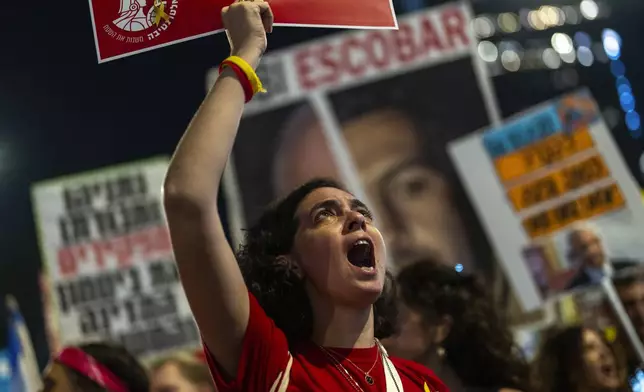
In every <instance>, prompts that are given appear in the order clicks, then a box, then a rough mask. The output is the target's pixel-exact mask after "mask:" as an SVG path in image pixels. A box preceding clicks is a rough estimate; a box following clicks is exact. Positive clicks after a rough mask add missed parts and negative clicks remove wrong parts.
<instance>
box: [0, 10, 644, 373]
mask: <svg viewBox="0 0 644 392" xmlns="http://www.w3.org/2000/svg"><path fill="white" fill-rule="evenodd" d="M422 3H423V1H422V0H400V2H399V3H397V4H396V2H395V4H396V6H397V10H398V11H404V10H405V8H408V7H410V6H417V5H419V4H422ZM424 3H425V4H426V5H434V4H438V3H442V1H430V0H426V1H425V2H424ZM560 3H564V4H565V3H569V2H566V1H563V0H562V1H561V2H560ZM610 3H611V6H612V14H611V16H610V18H608V19H604V20H597V21H593V22H588V23H587V24H583V25H582V26H570V27H566V28H561V29H554V30H548V31H545V32H540V33H526V32H523V33H517V34H514V35H513V37H512V39H513V40H517V41H519V42H527V41H532V40H544V41H545V42H547V41H548V40H549V37H550V36H551V35H552V33H553V31H564V32H568V33H569V34H571V35H572V34H573V33H574V32H575V31H578V30H579V29H580V28H583V29H585V31H587V32H588V33H589V34H591V36H593V38H594V39H596V40H597V39H598V37H599V36H600V33H601V29H602V28H604V27H612V28H614V29H615V30H617V31H618V32H619V33H620V34H621V35H622V37H623V39H624V44H623V55H622V60H623V61H624V63H625V64H626V66H627V76H628V77H629V79H630V80H631V82H632V84H633V87H634V95H635V98H636V99H637V98H638V97H644V73H642V72H638V71H639V70H641V69H642V68H644V56H643V55H642V53H641V52H642V50H641V48H642V41H641V40H642V38H644V24H643V23H641V21H640V20H641V16H642V14H643V10H644V2H641V1H640V0H619V1H617V0H616V1H611V2H610ZM540 5H543V3H542V2H540V1H528V0H498V1H497V0H487V1H479V2H476V3H475V4H474V8H475V11H476V13H488V12H490V13H495V12H505V11H512V12H517V11H518V10H519V9H520V8H538V6H540ZM551 5H557V4H556V3H552V4H551ZM0 12H1V13H2V15H1V16H0V17H2V25H1V26H2V27H0V43H1V48H2V52H1V54H0V70H1V73H0V295H1V296H2V298H4V296H5V295H6V294H8V293H11V294H13V295H15V296H16V297H17V299H18V302H19V303H20V306H21V309H22V312H23V315H24V316H25V318H26V321H27V324H28V325H29V328H30V331H31V334H32V339H33V343H34V346H35V348H36V351H37V355H38V359H39V362H40V364H41V366H44V364H45V363H46V361H47V356H48V353H47V344H46V341H45V334H44V329H43V320H42V313H41V312H42V309H41V304H40V297H39V295H40V294H39V291H38V280H37V278H38V275H37V274H38V271H39V270H40V252H39V249H38V243H37V240H36V236H35V226H34V221H33V218H32V211H31V202H30V194H29V187H30V184H32V183H33V182H36V181H40V180H44V179H48V178H54V177H58V176H62V175H66V174H70V173H76V172H82V171H86V170H90V169H96V168H101V167H104V166H109V165H113V164H116V163H122V162H128V161H132V160H137V159H141V158H146V157H150V156H156V155H169V154H171V152H172V150H173V148H174V146H175V144H176V143H177V141H178V139H179V137H180V136H181V134H182V132H183V130H184V128H185V126H186V125H187V123H188V122H189V120H190V118H191V116H192V115H193V113H194V111H195V110H196V108H197V106H198V105H199V103H200V101H201V99H202V98H203V96H204V85H205V82H204V78H205V74H206V71H207V70H208V69H209V68H211V67H212V66H214V65H216V64H217V63H218V62H219V61H221V60H222V59H223V58H224V57H225V56H226V55H227V54H228V52H227V50H228V47H227V42H226V39H225V37H224V36H223V35H217V36H211V37H207V38H202V39H198V40H195V41H190V42H186V43H182V44H179V45H175V46H170V47H167V48H163V49H160V50H155V51H152V52H148V53H144V54H142V55H137V56H133V57H128V58H125V59H121V60H117V61H113V62H109V63H106V64H102V65H99V64H97V60H96V52H95V48H94V39H93V34H92V27H91V22H90V17H89V8H88V4H87V2H86V1H76V2H60V1H48V2H47V1H37V2H27V1H11V2H3V7H0ZM334 32H336V31H334V30H316V29H297V28H282V29H276V31H275V32H274V33H273V34H272V35H271V36H270V37H269V47H270V48H271V49H278V48H283V47H285V46H288V45H292V44H295V43H298V42H302V41H305V40H307V39H311V38H314V37H320V36H322V35H325V34H330V33H334ZM498 39H502V38H495V40H498ZM575 69H577V71H578V72H579V83H580V85H587V86H589V87H590V88H591V90H592V91H593V93H594V94H595V96H596V98H597V99H598V101H599V103H600V105H601V106H602V107H610V106H612V107H616V108H619V104H618V101H617V95H616V92H615V87H614V80H613V77H612V75H610V72H609V70H608V65H607V64H597V65H595V66H593V67H590V68H586V69H581V68H580V67H579V66H577V67H575ZM552 77H553V72H552V71H528V72H517V73H513V74H505V75H501V76H498V77H496V78H495V80H494V85H495V88H496V90H497V93H498V97H499V101H500V106H501V108H502V111H503V114H504V116H507V115H510V114H512V113H516V112H517V111H519V110H523V109H525V108H527V107H529V106H531V105H533V104H536V103H539V102H541V101H544V100H546V99H549V98H552V97H554V96H556V95H558V94H561V93H562V92H564V91H566V88H561V87H559V88H557V87H556V86H554V85H553V83H552ZM567 88H568V89H569V88H572V86H568V87H567ZM141 97H144V98H143V99H142V98H141ZM638 109H640V110H641V105H638ZM614 135H615V137H616V139H617V141H618V143H619V144H620V145H621V146H622V148H623V150H624V153H625V156H626V158H627V160H628V162H629V165H630V166H631V167H632V168H633V170H634V172H635V171H636V170H638V169H637V168H638V166H639V163H638V160H639V156H640V154H641V151H642V142H641V140H636V139H633V138H631V136H630V135H628V132H627V130H626V128H625V127H624V125H623V123H618V124H617V125H616V126H615V128H614ZM636 175H639V173H636ZM640 181H641V179H640ZM0 320H5V310H4V309H3V307H0ZM4 324H5V323H4V322H2V323H0V325H1V326H0V347H2V346H4V343H5V342H4V341H5V334H6V328H5V325H4Z"/></svg>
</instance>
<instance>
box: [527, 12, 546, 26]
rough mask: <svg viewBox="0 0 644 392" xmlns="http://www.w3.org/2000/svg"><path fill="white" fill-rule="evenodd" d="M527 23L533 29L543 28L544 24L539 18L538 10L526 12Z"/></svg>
mask: <svg viewBox="0 0 644 392" xmlns="http://www.w3.org/2000/svg"><path fill="white" fill-rule="evenodd" d="M528 24H529V25H530V27H532V28H533V29H535V30H545V29H546V24H545V23H544V21H543V20H542V19H541V15H540V14H539V11H530V12H529V13H528Z"/></svg>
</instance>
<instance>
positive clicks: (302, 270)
mask: <svg viewBox="0 0 644 392" xmlns="http://www.w3.org/2000/svg"><path fill="white" fill-rule="evenodd" d="M222 19H223V22H224V26H225V27H226V28H227V34H228V38H229V41H230V43H231V53H232V54H233V55H234V57H230V58H228V59H227V60H226V61H225V62H224V63H223V64H224V67H222V73H221V75H220V78H218V80H217V82H216V83H215V85H214V87H213V88H212V90H211V91H210V93H209V94H208V96H207V97H206V99H205V100H204V102H203V104H202V106H201V108H200V109H199V111H198V113H197V114H196V116H195V118H194V119H193V121H192V123H191V124H190V126H189V127H188V129H187V131H186V133H185V134H184V136H183V139H182V140H181V142H180V143H179V146H178V147H177V150H176V151H175V154H174V157H173V158H172V161H171V163H170V166H169V168H168V174H167V176H166V180H165V184H164V205H165V210H166V216H167V220H168V225H169V228H170V234H171V239H172V244H173V248H174V252H175V258H176V261H177V265H178V268H179V272H180V276H181V280H182V282H183V287H184V289H185V292H186V295H187V298H188V301H189V303H190V306H191V309H192V311H193V314H194V316H195V319H196V321H197V324H198V326H199V329H200V332H201V335H202V338H203V341H204V348H205V350H206V354H207V359H208V363H209V367H210V371H211V373H212V375H213V378H214V380H215V384H216V386H217V389H218V390H219V391H246V392H253V391H262V392H263V391H267V390H273V391H291V390H307V391H323V390H324V391H353V392H355V391H402V390H405V391H427V390H430V391H432V392H442V391H446V388H445V386H444V385H443V384H442V382H441V381H440V380H439V379H438V378H437V377H436V376H435V375H434V373H433V372H432V371H430V370H429V369H427V368H425V367H423V366H421V365H418V364H415V363H413V362H411V361H405V360H402V359H397V358H393V357H390V356H389V355H388V354H387V352H386V351H385V350H384V348H383V347H382V346H381V344H380V343H379V341H378V338H385V337H387V336H388V335H390V334H391V333H392V332H393V329H394V325H395V321H396V320H395V301H394V299H393V294H395V293H394V292H393V291H392V289H391V287H392V286H393V279H392V278H391V275H389V274H387V272H386V264H387V260H386V251H385V245H384V240H383V238H382V235H381V234H380V232H379V231H378V229H377V228H376V226H375V224H374V221H373V219H372V214H371V212H370V210H369V209H368V208H367V206H365V205H364V204H363V203H362V202H361V201H359V200H357V199H356V198H355V197H354V196H353V195H352V194H351V193H349V192H347V191H346V190H344V189H343V187H342V186H340V185H339V184H337V183H335V182H333V181H326V180H313V181H310V182H308V183H306V184H304V185H302V186H300V187H299V188H297V189H296V190H295V191H293V192H291V193H290V194H289V195H288V196H286V198H284V199H283V200H281V201H280V202H278V203H277V204H274V205H273V206H272V207H270V208H269V209H268V210H267V211H266V212H265V213H264V214H263V216H262V217H261V218H260V219H259V221H258V222H257V223H256V224H255V225H254V226H252V227H251V228H250V229H249V230H248V231H247V232H246V238H245V241H244V246H243V247H242V248H241V249H240V250H239V252H238V253H237V255H235V254H234V253H233V251H232V249H231V247H230V245H229V243H228V241H227V240H226V236H225V235H224V230H223V227H222V223H221V219H220V213H219V211H218V210H217V203H216V202H215V201H216V200H217V196H218V189H219V186H220V179H221V176H222V174H223V171H224V167H225V166H226V162H227V160H228V157H229V155H230V153H231V150H232V145H233V143H234V141H235V137H236V134H237V130H238V126H239V121H240V119H241V116H242V112H243V108H244V102H245V101H248V100H249V99H250V98H252V95H253V94H254V92H256V91H258V90H259V84H258V83H257V77H256V74H255V72H254V69H255V68H256V67H257V65H258V63H259V61H260V57H261V55H262V53H263V52H264V50H265V48H266V31H270V30H271V29H272V20H273V17H272V13H271V11H270V7H269V5H268V3H266V2H264V1H261V0H256V1H236V2H234V3H233V4H232V5H230V6H229V7H225V8H224V9H223V11H222Z"/></svg>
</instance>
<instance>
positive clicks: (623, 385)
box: [534, 326, 629, 392]
mask: <svg viewBox="0 0 644 392" xmlns="http://www.w3.org/2000/svg"><path fill="white" fill-rule="evenodd" d="M534 370H535V373H534V376H535V380H537V381H538V388H539V391H541V392H559V391H566V392H626V391H629V389H628V380H627V374H626V367H625V366H624V365H623V364H622V362H621V358H619V356H618V355H617V351H616V350H615V348H614V347H613V346H611V345H610V344H609V343H608V342H607V341H606V340H605V339H604V337H603V336H602V334H601V333H600V332H598V331H596V330H593V329H590V328H584V327H582V326H573V327H566V328H563V329H559V328H555V329H552V330H550V331H547V332H545V337H544V340H543V344H542V347H541V350H540V352H539V354H538V357H537V360H536V361H535V367H534Z"/></svg>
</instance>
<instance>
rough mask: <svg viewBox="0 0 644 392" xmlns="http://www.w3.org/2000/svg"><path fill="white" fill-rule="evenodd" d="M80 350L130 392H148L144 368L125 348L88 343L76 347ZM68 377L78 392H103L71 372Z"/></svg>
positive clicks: (93, 383) (87, 380)
mask: <svg viewBox="0 0 644 392" xmlns="http://www.w3.org/2000/svg"><path fill="white" fill-rule="evenodd" d="M78 348H79V349H80V350H82V351H83V352H85V353H86V354H88V355H89V356H91V357H92V358H94V359H95V360H96V361H97V362H98V363H100V364H101V365H103V366H105V367H106V368H107V369H108V370H109V371H111V372H112V373H113V374H114V375H115V376H116V377H118V378H119V379H120V380H121V381H122V382H123V383H124V384H125V385H126V387H127V388H128V391H130V392H148V391H149V390H150V381H149V378H148V373H147V371H146V370H145V368H144V367H143V366H142V365H141V364H140V363H139V361H137V359H136V358H135V357H134V356H133V355H132V354H130V353H129V352H128V351H127V350H126V349H125V347H123V346H120V345H117V344H111V343H104V342H100V343H98V342H97V343H88V344H84V345H81V346H79V347H78ZM68 375H69V377H70V379H71V381H72V382H73V384H74V385H76V386H77V387H78V390H81V391H83V392H100V391H105V389H104V388H103V387H100V386H99V385H97V384H96V383H95V382H94V381H92V380H90V379H89V378H87V377H85V376H83V375H81V374H80V373H77V372H75V371H73V370H69V371H68Z"/></svg>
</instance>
